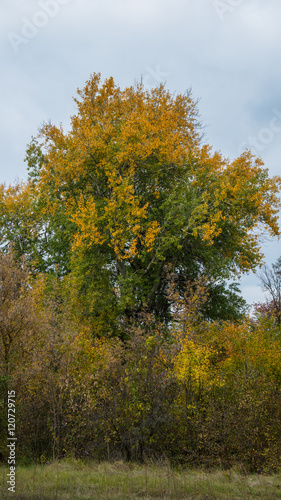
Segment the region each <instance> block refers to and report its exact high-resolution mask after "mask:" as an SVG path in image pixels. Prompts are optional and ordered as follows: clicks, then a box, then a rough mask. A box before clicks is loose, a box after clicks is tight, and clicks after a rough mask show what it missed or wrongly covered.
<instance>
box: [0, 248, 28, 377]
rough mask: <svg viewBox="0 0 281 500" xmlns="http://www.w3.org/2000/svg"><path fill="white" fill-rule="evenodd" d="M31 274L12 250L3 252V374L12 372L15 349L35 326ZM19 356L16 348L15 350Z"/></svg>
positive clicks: (0, 327) (0, 268)
mask: <svg viewBox="0 0 281 500" xmlns="http://www.w3.org/2000/svg"><path fill="white" fill-rule="evenodd" d="M29 279H30V274H29V271H28V268H27V266H26V264H25V260H24V259H21V260H20V261H18V262H16V260H15V256H14V254H13V252H12V251H9V252H8V253H7V254H4V253H2V254H1V253H0V339H1V344H2V345H1V351H2V352H1V354H2V360H3V372H4V373H3V375H4V376H6V377H7V376H8V375H9V373H10V361H11V357H12V346H15V345H16V343H17V341H18V340H19V339H20V338H21V336H22V335H24V334H25V333H26V332H27V331H28V330H29V329H30V328H31V325H32V324H33V318H34V311H33V301H32V297H31V293H30V286H29ZM14 354H15V355H16V349H14Z"/></svg>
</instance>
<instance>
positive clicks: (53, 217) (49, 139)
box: [0, 74, 281, 333]
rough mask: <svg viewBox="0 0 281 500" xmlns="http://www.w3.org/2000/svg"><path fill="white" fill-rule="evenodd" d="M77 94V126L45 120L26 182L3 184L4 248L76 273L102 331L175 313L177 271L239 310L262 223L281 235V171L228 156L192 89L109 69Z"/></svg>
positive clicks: (221, 306) (180, 284) (221, 311)
mask: <svg viewBox="0 0 281 500" xmlns="http://www.w3.org/2000/svg"><path fill="white" fill-rule="evenodd" d="M77 93H78V96H77V98H75V103H76V106H77V112H76V114H75V115H74V116H73V117H72V119H71V127H70V130H69V131H67V132H64V131H63V128H62V126H60V127H57V126H54V125H52V124H44V125H43V126H42V128H41V130H40V133H39V136H38V138H37V139H33V140H32V141H31V143H30V145H29V147H28V149H27V157H26V160H27V162H28V167H29V180H28V182H27V184H23V185H20V186H17V187H13V188H12V187H9V188H5V187H4V186H2V190H1V193H0V194H1V200H0V204H1V213H0V218H1V223H2V231H1V244H2V246H4V245H8V244H9V243H10V242H11V241H12V242H14V244H15V245H16V246H17V250H18V252H19V253H25V254H27V255H28V258H29V260H30V262H31V264H32V266H33V268H34V270H35V272H57V273H58V274H59V275H61V276H63V275H64V274H68V273H71V274H72V275H73V276H74V277H75V282H76V284H77V287H78V289H79V293H78V297H79V303H80V306H81V307H80V309H81V311H83V314H84V316H86V317H88V318H90V319H91V322H92V324H94V325H95V328H96V331H99V332H100V333H101V332H103V331H106V330H108V329H112V330H114V329H115V330H116V329H117V330H118V325H120V318H122V317H124V316H125V317H127V318H134V317H135V316H136V315H137V314H138V313H139V312H140V311H141V310H143V309H147V310H148V311H149V312H152V313H154V314H155V315H156V316H157V317H158V318H160V319H161V320H165V321H168V320H169V318H170V314H171V303H170V301H169V297H168V294H167V289H168V286H169V277H168V274H169V273H168V271H167V269H169V270H170V271H172V272H173V273H175V275H176V286H177V288H178V290H179V293H182V294H183V293H184V290H185V286H186V283H187V282H194V281H196V280H198V279H199V278H200V277H202V276H204V277H205V279H206V280H207V284H208V290H209V299H208V301H207V304H206V305H205V306H204V307H205V309H204V311H203V314H204V315H205V316H207V317H210V318H223V319H227V318H236V317H238V316H239V312H240V311H241V306H242V305H243V301H242V299H241V297H239V294H237V289H236V288H235V286H234V287H230V288H229V287H227V285H226V282H227V280H230V279H233V278H236V277H237V276H238V275H239V274H240V273H244V272H247V271H249V270H252V269H255V268H256V267H257V266H258V265H259V264H260V263H261V261H262V257H263V255H262V252H261V249H260V246H259V240H260V236H261V234H262V233H264V232H267V233H268V234H269V235H270V236H278V235H279V234H280V231H279V227H278V211H279V208H280V201H279V197H278V194H279V190H280V185H281V179H280V178H279V177H274V178H270V177H269V176H268V170H267V169H266V168H264V164H263V162H262V161H261V159H259V158H255V157H254V156H253V155H252V154H251V152H250V151H248V150H247V151H245V152H244V153H243V154H242V155H241V156H239V157H238V158H237V159H235V160H234V161H230V160H227V159H226V158H224V157H223V156H222V155H221V154H220V153H218V152H212V149H211V147H210V146H208V145H206V144H203V143H202V139H201V125H200V122H199V118H198V109H197V103H196V102H195V101H194V100H193V98H192V96H191V94H190V93H186V94H185V95H182V94H171V93H170V92H169V91H168V90H166V89H165V87H164V85H160V86H159V87H157V88H155V89H152V90H150V91H147V90H146V89H145V88H144V87H143V85H142V84H136V85H135V86H132V87H128V88H125V89H124V90H122V89H120V88H119V87H118V86H117V85H116V84H115V82H114V80H113V78H109V79H107V80H105V81H104V82H102V81H101V76H100V74H93V75H92V76H91V78H90V79H89V80H88V81H87V82H86V84H85V87H84V88H83V89H82V90H79V89H78V92H77Z"/></svg>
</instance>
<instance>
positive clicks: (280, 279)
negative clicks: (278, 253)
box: [258, 257, 281, 328]
mask: <svg viewBox="0 0 281 500" xmlns="http://www.w3.org/2000/svg"><path fill="white" fill-rule="evenodd" d="M259 280H260V283H261V287H262V290H263V291H264V292H267V293H269V295H270V300H267V301H266V304H265V305H263V307H261V306H262V304H259V306H260V307H259V308H258V310H259V311H260V312H266V314H267V315H268V314H269V315H271V316H273V317H274V318H275V319H276V322H277V324H278V326H279V328H280V326H281V257H279V259H277V261H276V262H275V264H272V266H271V268H270V267H268V266H264V267H263V270H262V272H261V273H260V274H259Z"/></svg>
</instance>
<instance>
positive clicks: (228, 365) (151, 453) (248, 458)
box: [0, 254, 281, 472]
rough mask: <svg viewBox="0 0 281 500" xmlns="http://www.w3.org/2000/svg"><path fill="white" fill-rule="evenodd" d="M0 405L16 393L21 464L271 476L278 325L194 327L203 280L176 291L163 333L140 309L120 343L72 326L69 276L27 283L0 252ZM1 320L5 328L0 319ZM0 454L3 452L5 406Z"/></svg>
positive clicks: (277, 440)
mask: <svg viewBox="0 0 281 500" xmlns="http://www.w3.org/2000/svg"><path fill="white" fill-rule="evenodd" d="M0 270H1V294H0V296H1V338H2V344H1V358H2V359H1V361H2V366H6V372H2V377H1V389H2V390H1V392H2V401H5V400H6V396H5V395H6V391H7V388H8V387H9V388H10V389H11V388H12V389H13V390H15V392H16V430H17V432H16V435H17V438H18V447H17V457H18V460H19V462H30V461H32V462H33V461H35V462H40V463H45V462H46V461H50V460H52V459H57V458H60V457H62V456H64V455H71V456H73V455H75V456H76V457H82V458H94V459H106V460H114V459H121V458H122V459H125V460H130V461H144V460H146V459H148V458H153V459H163V458H168V459H169V460H170V461H171V462H172V463H182V464H186V465H188V466H202V465H203V466H207V467H213V466H222V467H226V468H229V467H231V466H234V465H237V464H239V465H243V466H244V468H245V470H249V471H258V472H263V471H273V470H278V469H279V468H280V465H281V462H280V446H281V433H280V408H281V363H280V360H281V340H280V330H279V328H278V325H277V323H276V321H274V320H272V319H271V320H270V319H268V318H267V317H266V316H264V315H260V317H259V318H258V319H256V320H255V321H254V320H250V319H245V320H244V321H242V322H240V323H239V324H233V323H230V322H210V321H204V320H202V317H201V316H202V315H201V313H200V309H201V306H202V303H203V302H204V301H206V300H208V297H207V290H206V287H205V285H204V283H202V282H201V283H200V282H199V283H197V284H193V285H192V286H191V285H189V286H187V289H186V293H185V295H184V296H183V297H179V296H178V295H177V294H175V290H174V283H173V279H174V278H173V276H172V275H170V283H171V286H170V290H169V295H170V299H171V301H172V302H173V309H174V313H173V315H174V317H173V320H172V321H171V322H170V324H169V325H168V326H167V325H165V324H163V323H160V322H159V321H157V320H156V319H155V317H154V316H153V315H152V314H149V313H148V312H143V313H142V314H141V315H140V317H139V319H138V321H137V322H136V323H135V324H134V325H132V324H126V322H124V325H123V327H124V332H126V340H121V339H120V338H117V337H115V338H112V337H110V336H109V335H108V336H103V337H102V338H93V336H92V333H91V329H90V328H89V327H88V328H86V327H85V326H84V327H83V326H82V325H81V324H79V323H77V321H76V320H75V305H74V303H72V298H71V294H72V292H71V290H72V289H73V287H74V284H73V283H71V280H70V279H69V278H68V279H66V280H59V279H58V278H56V277H47V278H46V277H42V278H40V279H38V278H37V280H36V281H34V278H32V277H31V276H29V274H28V271H27V269H26V268H25V265H24V264H22V265H21V267H20V265H19V263H16V262H15V261H14V260H13V256H12V254H8V255H2V256H1V260H0ZM4 318H6V321H5V319H4ZM1 413H2V418H1V420H2V424H3V425H2V433H1V434H2V436H1V450H3V454H4V455H5V445H6V437H7V430H6V409H5V406H2V410H1Z"/></svg>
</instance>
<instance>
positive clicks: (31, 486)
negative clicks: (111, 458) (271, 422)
mask: <svg viewBox="0 0 281 500" xmlns="http://www.w3.org/2000/svg"><path fill="white" fill-rule="evenodd" d="M0 473H1V483H2V484H1V488H0V498H1V499H2V500H5V499H8V498H13V499H16V500H54V499H59V500H60V499H61V500H90V499H91V500H137V499H147V500H148V499H154V498H157V499H161V500H162V499H163V500H165V499H175V500H176V499H188V500H191V499H196V500H197V499H198V500H199V499H200V500H203V499H204V500H211V499H212V500H217V499H218V500H230V499H241V500H246V499H252V498H258V499H268V500H269V499H270V500H274V499H278V498H280V499H281V475H275V476H258V475H248V476H244V475H242V474H238V473H237V472H234V471H231V472H223V471H217V472H211V473H206V472H200V471H188V470H186V471H181V472H176V471H174V470H172V469H171V468H170V467H169V466H154V465H149V466H137V465H130V464H124V463H122V462H117V463H102V464H97V463H85V462H80V461H77V460H69V461H68V460H65V461H62V462H59V463H53V464H50V465H45V466H31V467H18V468H17V469H16V485H17V487H16V493H9V492H8V491H7V483H6V480H7V476H6V474H7V469H6V468H5V467H2V468H1V469H0Z"/></svg>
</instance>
